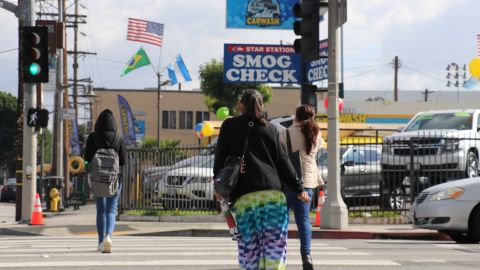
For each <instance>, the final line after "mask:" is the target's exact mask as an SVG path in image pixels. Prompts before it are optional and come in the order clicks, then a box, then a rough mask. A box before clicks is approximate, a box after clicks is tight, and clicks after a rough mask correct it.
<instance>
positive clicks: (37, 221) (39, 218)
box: [29, 193, 44, 225]
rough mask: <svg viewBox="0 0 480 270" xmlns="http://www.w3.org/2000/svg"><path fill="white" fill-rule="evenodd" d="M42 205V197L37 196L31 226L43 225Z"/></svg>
mask: <svg viewBox="0 0 480 270" xmlns="http://www.w3.org/2000/svg"><path fill="white" fill-rule="evenodd" d="M43 224H44V223H43V213H42V204H41V203H40V195H39V194H38V193H37V195H36V196H35V203H34V204H33V213H32V219H31V220H30V224H29V225H43Z"/></svg>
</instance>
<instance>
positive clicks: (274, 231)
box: [235, 190, 288, 270]
mask: <svg viewBox="0 0 480 270" xmlns="http://www.w3.org/2000/svg"><path fill="white" fill-rule="evenodd" d="M235 213H236V217H237V227H238V232H239V233H240V235H241V237H242V238H241V239H240V240H239V241H238V260H239V263H240V269H245V270H257V269H269V270H270V269H271V270H280V269H282V270H283V269H285V256H286V252H287V249H286V246H287V231H288V218H287V202H286V199H285V195H284V194H283V192H281V191H278V190H265V191H257V192H252V193H248V194H245V195H243V196H242V197H240V198H239V199H238V200H237V201H236V202H235Z"/></svg>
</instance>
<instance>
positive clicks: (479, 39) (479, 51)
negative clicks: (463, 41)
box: [477, 34, 480, 56]
mask: <svg viewBox="0 0 480 270" xmlns="http://www.w3.org/2000/svg"><path fill="white" fill-rule="evenodd" d="M477 56H480V34H478V35H477Z"/></svg>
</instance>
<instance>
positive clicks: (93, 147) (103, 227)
mask: <svg viewBox="0 0 480 270" xmlns="http://www.w3.org/2000/svg"><path fill="white" fill-rule="evenodd" d="M112 150H113V151H112ZM84 158H85V161H86V162H87V164H88V166H89V170H90V173H91V176H92V189H93V193H94V195H95V203H96V206H97V219H96V225H97V233H98V248H97V251H100V252H102V253H111V252H112V233H113V230H114V227H115V211H116V209H117V205H118V199H119V197H120V191H121V189H122V183H121V176H120V172H121V169H120V168H121V166H123V165H124V164H125V160H126V159H127V153H126V150H125V145H124V141H123V138H122V136H121V135H119V134H117V125H116V123H115V118H114V117H113V113H112V111H110V110H109V109H106V110H104V111H102V112H101V113H100V115H99V116H98V118H97V121H96V123H95V129H94V132H92V133H90V135H89V136H88V139H87V143H86V147H85V155H84ZM110 161H112V162H113V164H111V165H112V167H111V169H110V168H109V169H110V170H108V169H107V171H101V172H100V171H97V170H96V164H99V163H103V165H105V164H106V163H111V162H110ZM102 173H103V174H105V173H107V174H108V173H109V174H117V176H116V178H115V177H114V178H115V179H109V180H112V181H113V183H111V184H108V185H105V187H103V186H102V185H101V184H102V183H99V184H98V185H97V184H96V183H97V182H96V180H97V178H100V177H101V176H100V174H102ZM98 180H102V179H98Z"/></svg>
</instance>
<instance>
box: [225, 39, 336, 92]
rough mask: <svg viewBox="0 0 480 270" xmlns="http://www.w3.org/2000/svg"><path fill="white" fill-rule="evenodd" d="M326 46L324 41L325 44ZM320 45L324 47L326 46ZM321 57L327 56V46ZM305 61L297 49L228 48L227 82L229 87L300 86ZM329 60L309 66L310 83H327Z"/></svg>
mask: <svg viewBox="0 0 480 270" xmlns="http://www.w3.org/2000/svg"><path fill="white" fill-rule="evenodd" d="M322 42H323V41H322ZM322 42H321V43H320V46H321V44H322ZM323 44H324V46H325V48H324V51H323V52H322V48H321V49H320V54H321V55H322V53H324V54H326V52H327V49H328V48H327V46H328V45H327V44H326V42H323ZM300 65H301V57H300V55H299V54H297V53H295V51H294V49H293V46H286V45H258V44H225V45H224V68H223V81H224V82H225V83H282V84H300V81H301V68H300ZM326 66H327V59H323V58H322V59H320V60H317V61H313V62H310V63H307V79H308V81H309V82H315V81H320V80H324V79H326V78H327V75H326V72H327V70H326Z"/></svg>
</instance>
